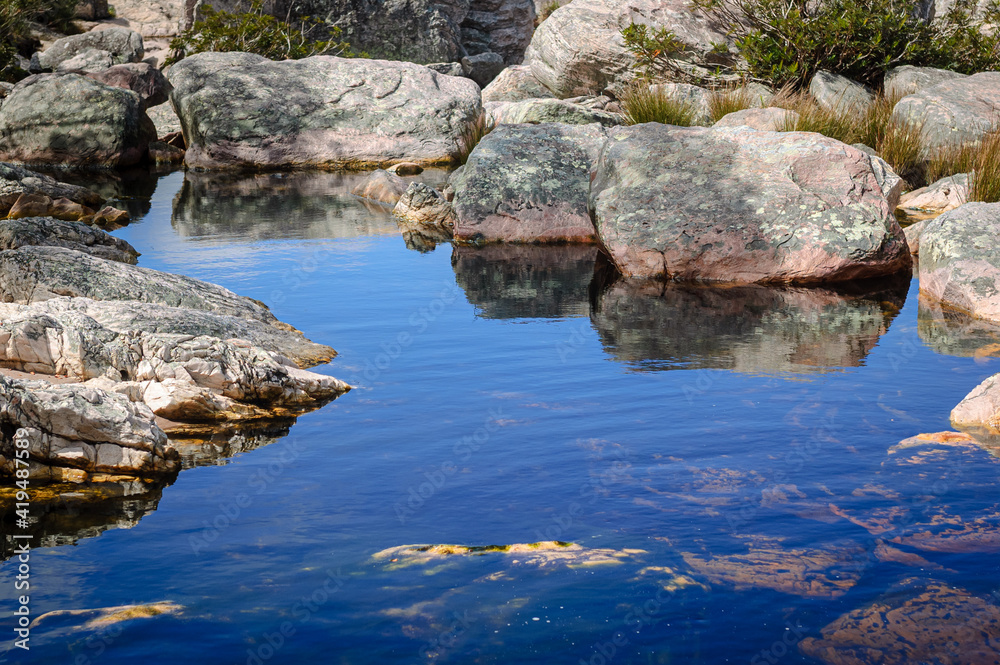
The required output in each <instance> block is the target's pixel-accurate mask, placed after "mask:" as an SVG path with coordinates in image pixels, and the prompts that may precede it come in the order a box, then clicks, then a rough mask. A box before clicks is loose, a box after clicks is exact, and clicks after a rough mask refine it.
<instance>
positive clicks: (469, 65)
mask: <svg viewBox="0 0 1000 665" xmlns="http://www.w3.org/2000/svg"><path fill="white" fill-rule="evenodd" d="M503 69H504V62H503V56H502V55H500V54H499V53H493V52H492V51H487V52H486V53H479V54H477V55H469V56H466V57H464V58H462V74H463V75H465V76H467V77H469V78H470V79H472V80H473V81H475V82H476V84H477V85H478V86H479V87H480V88H485V87H486V86H487V84H489V82H490V81H492V80H493V79H495V78H496V77H497V74H499V73H500V72H502V71H503Z"/></svg>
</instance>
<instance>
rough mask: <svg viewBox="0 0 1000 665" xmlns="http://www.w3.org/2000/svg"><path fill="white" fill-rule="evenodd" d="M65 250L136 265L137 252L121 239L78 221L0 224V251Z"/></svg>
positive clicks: (48, 219) (44, 219) (32, 220)
mask: <svg viewBox="0 0 1000 665" xmlns="http://www.w3.org/2000/svg"><path fill="white" fill-rule="evenodd" d="M32 246H42V247H65V248H67V249H73V250H76V251H79V252H84V253H85V254H90V255H91V256H96V257H98V258H102V259H107V260H108V261H118V262H120V263H129V264H132V265H135V263H136V262H137V259H138V257H139V252H137V251H135V248H134V247H132V245H130V244H129V243H127V242H125V241H124V240H122V239H121V238H115V237H114V236H111V235H108V234H107V233H105V232H104V231H101V230H100V229H95V228H93V227H90V226H87V225H86V224H82V223H80V222H73V221H62V220H58V219H53V218H52V217H28V218H24V219H16V220H15V219H8V220H3V221H0V250H8V249H19V248H21V247H32Z"/></svg>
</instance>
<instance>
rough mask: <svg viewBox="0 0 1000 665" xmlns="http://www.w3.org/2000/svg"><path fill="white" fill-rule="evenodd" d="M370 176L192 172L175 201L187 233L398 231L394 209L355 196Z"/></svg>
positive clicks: (179, 224) (177, 221)
mask: <svg viewBox="0 0 1000 665" xmlns="http://www.w3.org/2000/svg"><path fill="white" fill-rule="evenodd" d="M365 178H366V175H365V174H353V173H268V174H244V175H235V174H219V173H196V172H193V171H188V173H187V174H185V177H184V186H183V187H182V188H181V191H180V194H179V195H178V196H177V198H176V199H175V200H174V213H173V222H172V223H173V226H174V229H175V230H176V231H177V233H178V234H179V235H181V236H183V237H198V236H212V237H214V238H218V237H219V236H224V235H230V236H236V237H240V238H242V239H246V240H262V239H270V238H356V237H360V236H368V235H395V234H396V233H398V232H399V231H398V229H397V228H396V224H395V222H393V220H392V214H391V211H389V210H385V211H377V210H372V209H371V208H368V207H366V206H363V205H361V203H360V202H359V201H358V199H356V198H355V197H353V196H351V190H352V189H354V188H355V187H357V186H358V185H359V184H361V183H362V182H363V181H364V180H365Z"/></svg>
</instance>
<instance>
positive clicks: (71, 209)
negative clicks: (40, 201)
mask: <svg viewBox="0 0 1000 665" xmlns="http://www.w3.org/2000/svg"><path fill="white" fill-rule="evenodd" d="M47 214H48V216H49V217H55V218H56V219H61V220H63V221H67V222H77V221H80V220H81V219H84V218H86V217H88V216H90V215H93V214H94V211H93V210H91V209H90V208H88V207H87V206H85V205H83V204H82V203H76V202H74V201H70V200H69V199H66V198H61V199H56V200H55V201H53V202H52V205H50V206H49V211H48V213H47Z"/></svg>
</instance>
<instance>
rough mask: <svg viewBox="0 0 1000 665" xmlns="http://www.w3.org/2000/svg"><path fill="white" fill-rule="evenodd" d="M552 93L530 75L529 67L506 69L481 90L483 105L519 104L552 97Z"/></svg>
mask: <svg viewBox="0 0 1000 665" xmlns="http://www.w3.org/2000/svg"><path fill="white" fill-rule="evenodd" d="M552 96H553V95H552V92H551V91H550V90H549V89H548V88H546V87H545V86H544V85H542V84H541V83H539V81H538V79H536V78H535V76H534V74H532V73H531V65H513V66H511V67H507V68H506V69H505V70H503V71H502V72H500V73H499V74H498V75H497V76H496V78H494V79H493V80H492V81H491V82H490V84H489V85H487V86H486V87H485V88H483V103H484V104H485V103H487V102H520V101H523V100H525V99H539V98H543V97H552Z"/></svg>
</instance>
